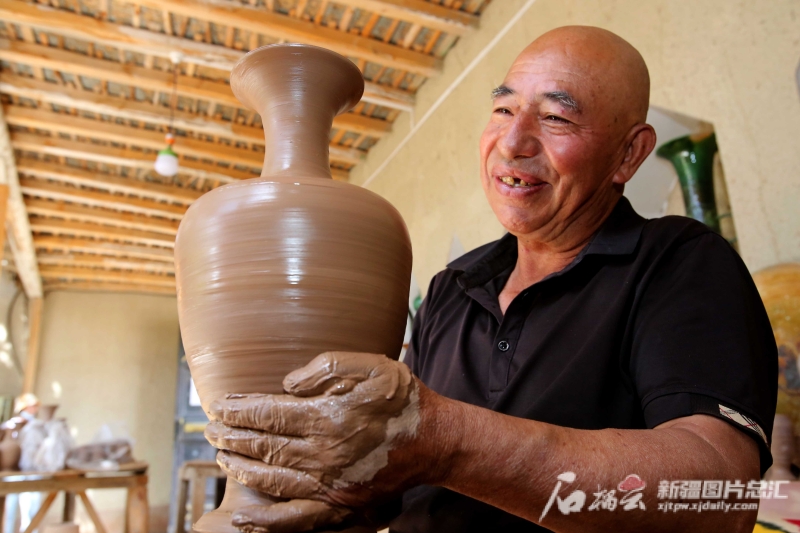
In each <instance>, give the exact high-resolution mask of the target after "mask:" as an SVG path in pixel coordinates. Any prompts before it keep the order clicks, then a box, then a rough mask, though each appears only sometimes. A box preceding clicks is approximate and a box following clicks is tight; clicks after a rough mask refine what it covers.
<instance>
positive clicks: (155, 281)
mask: <svg viewBox="0 0 800 533" xmlns="http://www.w3.org/2000/svg"><path fill="white" fill-rule="evenodd" d="M41 272H42V279H45V280H48V279H63V280H68V281H72V280H81V281H93V280H101V281H113V282H118V283H119V282H121V283H138V284H142V285H158V286H164V287H174V286H175V278H174V277H173V276H169V275H167V274H148V273H135V272H122V271H119V272H118V271H111V270H104V269H98V268H79V267H63V266H54V265H42V267H41Z"/></svg>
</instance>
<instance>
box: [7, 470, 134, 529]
mask: <svg viewBox="0 0 800 533" xmlns="http://www.w3.org/2000/svg"><path fill="white" fill-rule="evenodd" d="M89 489H128V498H127V502H126V505H125V507H126V508H125V533H148V525H149V524H148V521H149V509H148V504H147V463H130V464H127V465H122V467H121V468H120V470H118V471H100V472H90V471H84V470H62V471H60V472H0V527H2V524H3V522H4V520H3V519H4V511H5V499H6V495H7V494H16V493H20V492H46V493H47V496H46V497H45V499H44V501H43V502H42V506H41V507H40V508H39V511H38V512H37V513H36V516H34V517H33V519H32V520H31V523H30V525H29V526H28V527H27V529H25V533H32V531H33V530H34V529H36V528H38V527H39V525H40V524H41V522H42V520H43V519H44V517H45V515H46V514H47V511H48V509H49V508H50V506H51V505H53V501H54V500H55V499H56V496H57V495H58V493H59V492H64V521H65V522H71V521H72V520H74V518H75V497H76V496H77V497H79V498H80V500H81V502H82V503H83V506H84V507H85V508H86V513H87V514H88V515H89V518H90V519H91V520H92V522H93V523H94V526H95V529H96V530H97V533H106V529H105V527H104V526H103V523H102V522H101V520H100V516H99V515H98V514H97V510H96V509H95V508H94V505H92V502H91V500H89V497H88V496H87V495H86V491H87V490H89Z"/></svg>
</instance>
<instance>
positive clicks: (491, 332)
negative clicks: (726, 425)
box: [391, 198, 778, 533]
mask: <svg viewBox="0 0 800 533" xmlns="http://www.w3.org/2000/svg"><path fill="white" fill-rule="evenodd" d="M516 259H517V241H516V238H515V237H514V236H512V235H506V236H505V237H503V238H502V239H500V240H499V241H496V242H493V243H490V244H487V245H485V246H482V247H480V248H478V249H476V250H474V251H472V252H470V253H468V254H466V255H464V256H463V257H461V258H459V259H457V260H456V261H453V262H452V263H450V264H449V265H448V267H447V269H446V270H444V271H442V272H440V273H439V274H437V275H436V276H435V277H434V278H433V280H432V281H431V284H430V287H429V289H428V294H427V297H426V298H425V301H424V302H423V304H422V307H421V308H420V310H419V313H418V315H417V317H416V320H415V322H414V329H413V334H412V339H411V344H410V346H409V350H408V353H407V354H406V359H405V361H406V363H407V364H408V365H409V366H410V367H411V369H412V370H413V372H414V374H415V375H417V376H418V377H419V378H420V379H421V380H422V381H423V382H424V383H425V384H426V385H427V386H428V387H430V388H431V389H433V390H434V391H436V392H437V393H439V394H442V395H444V396H447V397H449V398H453V399H455V400H459V401H463V402H467V403H470V404H473V405H478V406H480V407H485V408H488V409H492V410H494V411H498V412H501V413H505V414H508V415H511V416H516V417H521V418H527V419H531V420H538V421H542V422H547V423H550V424H556V425H559V426H565V427H572V428H580V429H602V428H619V429H644V428H653V427H655V426H657V425H659V424H661V423H663V422H666V421H668V420H672V419H675V418H680V417H685V416H689V415H692V414H696V413H702V414H707V415H711V416H715V417H718V418H721V419H723V420H726V421H728V422H730V423H731V424H732V425H733V426H734V427H736V428H738V429H741V430H742V431H743V432H745V433H746V434H747V435H749V436H751V437H752V438H753V439H755V440H756V442H758V444H759V448H760V450H761V472H762V474H763V472H764V471H765V470H766V469H767V468H768V467H769V466H770V465H771V464H772V456H771V454H770V451H769V442H768V441H769V436H770V435H771V433H772V421H773V417H774V415H775V405H776V399H777V379H778V378H777V372H778V358H777V348H776V346H775V339H774V337H773V335H772V330H771V328H770V324H769V320H768V318H767V314H766V312H765V310H764V306H763V304H762V303H761V299H760V298H759V295H758V292H757V290H756V287H755V285H754V283H753V280H752V278H751V277H750V274H749V272H748V271H747V268H746V267H745V265H744V263H743V262H742V260H741V259H740V258H739V255H738V254H737V253H736V251H735V250H733V249H732V248H731V247H730V246H729V245H728V243H727V242H726V241H725V240H724V239H722V238H721V237H720V236H719V235H717V234H716V233H714V232H712V231H710V230H709V229H708V228H707V227H706V226H705V225H703V224H700V223H699V222H696V221H694V220H692V219H689V218H684V217H664V218H660V219H654V220H645V219H644V218H642V217H640V216H639V215H638V214H636V213H635V212H634V211H633V208H632V207H631V205H630V203H629V202H628V200H627V199H625V198H622V199H621V200H620V201H619V203H618V204H617V206H616V207H615V209H614V210H613V212H612V213H611V215H610V216H609V218H608V219H607V220H606V221H605V222H604V224H603V226H602V227H601V229H600V230H599V231H598V233H597V234H596V235H595V237H594V238H593V239H592V241H591V243H590V244H589V245H588V246H586V247H585V248H584V249H583V250H582V251H581V253H580V254H579V255H578V257H577V258H576V259H575V260H574V261H573V262H572V263H571V264H570V265H569V266H567V267H566V268H565V269H563V270H562V271H560V272H558V273H555V274H552V275H550V276H548V277H546V278H545V279H543V280H542V281H540V282H538V283H536V284H535V285H533V286H531V287H529V288H527V289H526V290H524V291H523V292H521V293H520V294H519V295H518V296H517V297H516V298H515V299H514V301H512V302H511V304H510V305H509V307H508V309H507V310H506V313H505V315H503V314H502V313H501V311H500V306H499V302H498V296H499V294H500V291H501V290H502V289H503V286H504V285H505V283H506V281H507V280H508V278H509V275H510V274H511V271H512V270H513V268H514V265H515V263H516ZM620 453H623V451H622V450H620ZM658 481H659V480H653V481H651V483H657V482H658ZM391 531H392V532H396V533H412V532H414V533H421V532H426V533H443V532H445V533H450V532H453V533H462V532H473V531H474V532H476V533H477V532H480V533H485V532H486V531H503V532H504V533H508V532H522V531H547V530H546V529H544V528H542V527H540V526H537V525H535V524H532V523H530V522H526V521H524V520H522V519H520V518H517V517H515V516H513V515H510V514H508V513H506V512H504V511H501V510H499V509H496V508H494V507H491V506H489V505H486V504H484V503H481V502H479V501H476V500H473V499H470V498H467V497H466V496H462V495H460V494H457V493H455V492H452V491H449V490H447V489H443V488H440V487H429V486H421V487H417V488H415V489H412V490H410V491H408V492H407V493H406V494H405V495H404V498H403V513H402V514H401V515H400V516H399V517H398V518H397V519H396V520H395V521H394V522H393V523H392V527H391Z"/></svg>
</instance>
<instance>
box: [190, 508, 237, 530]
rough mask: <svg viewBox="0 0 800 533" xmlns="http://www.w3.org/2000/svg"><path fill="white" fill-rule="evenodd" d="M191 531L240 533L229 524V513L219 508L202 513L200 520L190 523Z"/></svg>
mask: <svg viewBox="0 0 800 533" xmlns="http://www.w3.org/2000/svg"><path fill="white" fill-rule="evenodd" d="M192 531H195V532H196V533H240V531H239V530H238V529H236V528H235V527H233V524H231V513H230V512H228V511H223V510H221V509H214V510H213V511H211V512H209V513H206V514H204V515H203V516H201V517H200V520H198V521H197V523H195V524H194V525H192Z"/></svg>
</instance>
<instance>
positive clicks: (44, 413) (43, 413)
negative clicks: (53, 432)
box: [36, 403, 58, 422]
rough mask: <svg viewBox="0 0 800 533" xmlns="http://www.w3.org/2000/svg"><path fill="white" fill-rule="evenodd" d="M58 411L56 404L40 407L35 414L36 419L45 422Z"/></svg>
mask: <svg viewBox="0 0 800 533" xmlns="http://www.w3.org/2000/svg"><path fill="white" fill-rule="evenodd" d="M57 409H58V404H57V403H53V404H48V405H40V406H39V412H38V413H36V418H38V419H39V420H44V421H45V422H47V421H49V420H52V419H53V417H54V416H55V414H56V410H57Z"/></svg>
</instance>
